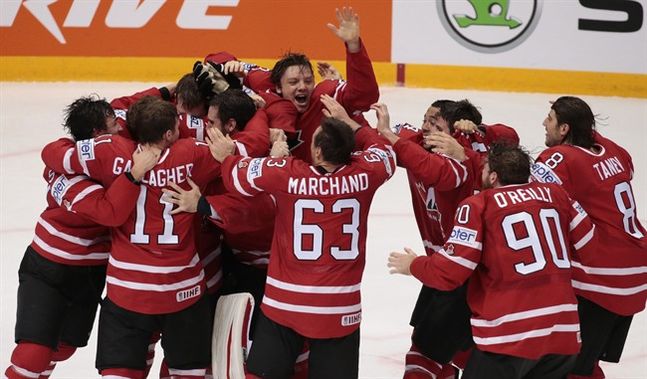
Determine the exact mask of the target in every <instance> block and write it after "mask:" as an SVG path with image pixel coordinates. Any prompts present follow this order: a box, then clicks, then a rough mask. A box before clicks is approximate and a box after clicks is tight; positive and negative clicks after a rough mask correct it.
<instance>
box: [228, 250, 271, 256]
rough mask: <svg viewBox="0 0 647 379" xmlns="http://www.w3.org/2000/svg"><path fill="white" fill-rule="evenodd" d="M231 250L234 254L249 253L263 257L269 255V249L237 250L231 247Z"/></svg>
mask: <svg viewBox="0 0 647 379" xmlns="http://www.w3.org/2000/svg"><path fill="white" fill-rule="evenodd" d="M231 251H232V252H233V253H234V254H251V255H255V256H257V257H264V256H268V255H270V252H269V251H262V250H238V249H231Z"/></svg>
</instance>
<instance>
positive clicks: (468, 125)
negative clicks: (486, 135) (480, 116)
mask: <svg viewBox="0 0 647 379" xmlns="http://www.w3.org/2000/svg"><path fill="white" fill-rule="evenodd" d="M454 129H455V130H458V131H460V132H463V133H465V134H472V133H474V132H475V131H477V130H478V129H477V125H476V124H475V123H474V122H472V121H471V120H458V121H456V122H455V123H454Z"/></svg>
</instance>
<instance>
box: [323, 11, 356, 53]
mask: <svg viewBox="0 0 647 379" xmlns="http://www.w3.org/2000/svg"><path fill="white" fill-rule="evenodd" d="M335 15H336V17H337V22H338V23H339V26H336V25H335V24H331V23H328V24H327V25H326V26H327V27H328V29H330V30H331V31H332V32H333V33H335V35H336V36H337V37H338V38H339V39H341V40H342V41H344V42H345V43H346V44H347V45H348V51H350V52H351V53H356V52H358V51H359V48H360V45H359V15H358V14H357V13H356V12H355V11H354V10H353V8H351V7H343V8H341V9H339V8H337V9H335Z"/></svg>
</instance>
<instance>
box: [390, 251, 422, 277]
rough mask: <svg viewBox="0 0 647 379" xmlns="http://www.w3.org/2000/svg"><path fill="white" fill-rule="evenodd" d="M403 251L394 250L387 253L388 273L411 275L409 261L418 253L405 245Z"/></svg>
mask: <svg viewBox="0 0 647 379" xmlns="http://www.w3.org/2000/svg"><path fill="white" fill-rule="evenodd" d="M404 251H405V252H404V253H400V252H397V251H394V252H392V253H391V254H389V263H387V264H386V265H387V267H389V269H390V270H389V273H391V274H402V275H411V263H412V262H413V260H414V259H416V258H417V257H418V255H416V253H414V252H413V250H411V249H410V248H408V247H405V248H404Z"/></svg>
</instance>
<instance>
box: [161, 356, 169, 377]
mask: <svg viewBox="0 0 647 379" xmlns="http://www.w3.org/2000/svg"><path fill="white" fill-rule="evenodd" d="M160 379H171V373H170V372H169V370H168V365H167V364H166V358H164V359H163V360H162V364H161V365H160Z"/></svg>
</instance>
